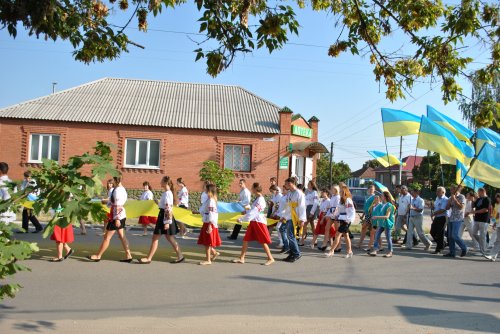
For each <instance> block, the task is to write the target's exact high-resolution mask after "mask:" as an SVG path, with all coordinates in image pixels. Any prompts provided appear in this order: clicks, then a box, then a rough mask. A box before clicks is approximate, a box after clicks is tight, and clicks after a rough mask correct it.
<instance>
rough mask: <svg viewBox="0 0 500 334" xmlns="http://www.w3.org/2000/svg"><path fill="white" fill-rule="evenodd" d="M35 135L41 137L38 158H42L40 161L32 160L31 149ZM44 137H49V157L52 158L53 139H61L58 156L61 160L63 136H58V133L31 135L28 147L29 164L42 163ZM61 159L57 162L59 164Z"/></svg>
mask: <svg viewBox="0 0 500 334" xmlns="http://www.w3.org/2000/svg"><path fill="white" fill-rule="evenodd" d="M33 135H35V136H40V140H39V141H38V156H39V157H40V159H39V160H33V159H31V147H32V143H33ZM43 137H49V151H48V156H49V157H50V156H52V137H59V156H58V158H59V159H61V135H60V134H56V133H31V134H30V144H29V147H28V163H35V164H41V163H42V159H43V158H42V145H43ZM48 159H50V158H48ZM59 159H57V162H59Z"/></svg>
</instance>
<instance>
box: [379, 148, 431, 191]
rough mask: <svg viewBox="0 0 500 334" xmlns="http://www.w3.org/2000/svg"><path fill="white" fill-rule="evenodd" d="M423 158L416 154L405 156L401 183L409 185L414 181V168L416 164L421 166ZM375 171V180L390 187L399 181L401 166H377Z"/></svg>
mask: <svg viewBox="0 0 500 334" xmlns="http://www.w3.org/2000/svg"><path fill="white" fill-rule="evenodd" d="M422 159H423V157H420V156H414V155H410V156H408V157H406V158H403V162H404V163H405V164H406V165H404V166H403V170H402V173H401V184H405V185H409V184H410V183H412V182H413V173H412V171H413V168H414V167H415V166H420V164H421V163H422ZM374 172H375V180H377V181H379V182H380V183H382V184H383V185H386V186H388V187H390V186H391V185H396V183H397V179H398V174H399V166H398V165H393V166H389V167H379V168H376V169H375V170H374ZM391 178H392V180H391Z"/></svg>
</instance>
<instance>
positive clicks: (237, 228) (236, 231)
mask: <svg viewBox="0 0 500 334" xmlns="http://www.w3.org/2000/svg"><path fill="white" fill-rule="evenodd" d="M240 231H241V225H240V224H235V225H234V228H233V233H231V236H230V238H231V239H236V238H238V234H240Z"/></svg>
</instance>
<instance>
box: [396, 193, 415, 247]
mask: <svg viewBox="0 0 500 334" xmlns="http://www.w3.org/2000/svg"><path fill="white" fill-rule="evenodd" d="M410 202H411V195H410V194H409V193H408V187H407V186H404V185H403V186H401V189H400V194H399V198H398V201H397V203H396V204H397V209H398V211H397V212H398V213H397V216H396V225H395V231H394V234H395V237H396V240H397V241H399V240H400V239H401V230H404V229H405V225H407V224H408V213H409V207H410ZM405 243H406V236H405V238H404V239H403V244H405ZM414 243H416V240H414Z"/></svg>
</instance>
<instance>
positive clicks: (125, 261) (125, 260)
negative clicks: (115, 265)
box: [120, 258, 134, 263]
mask: <svg viewBox="0 0 500 334" xmlns="http://www.w3.org/2000/svg"><path fill="white" fill-rule="evenodd" d="M133 260H134V259H133V258H130V259H123V260H120V262H124V263H131V262H132V261H133Z"/></svg>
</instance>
